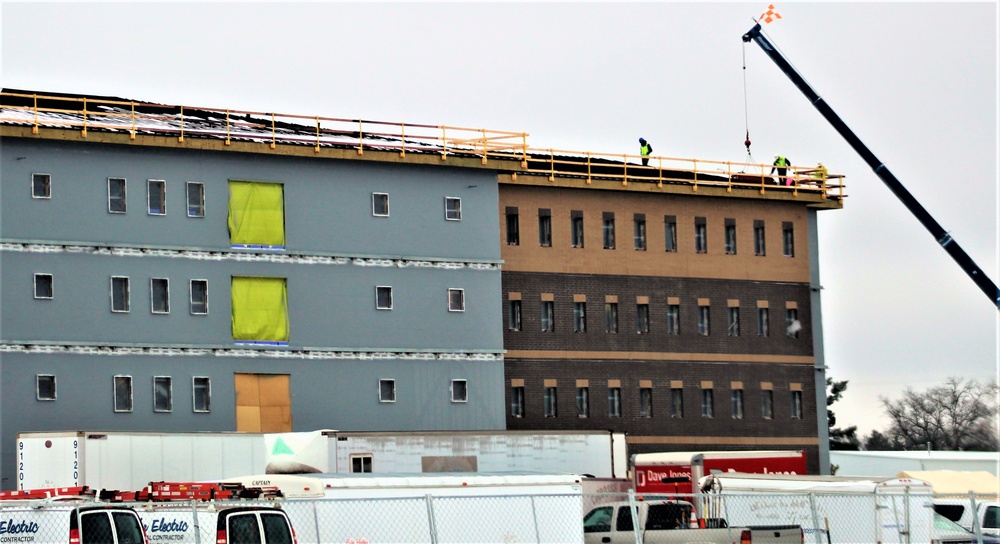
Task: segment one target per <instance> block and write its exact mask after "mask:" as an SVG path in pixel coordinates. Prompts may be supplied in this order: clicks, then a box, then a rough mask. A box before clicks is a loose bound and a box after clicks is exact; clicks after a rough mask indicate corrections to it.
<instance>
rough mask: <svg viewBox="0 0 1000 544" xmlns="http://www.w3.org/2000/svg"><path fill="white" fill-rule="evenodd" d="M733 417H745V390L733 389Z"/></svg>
mask: <svg viewBox="0 0 1000 544" xmlns="http://www.w3.org/2000/svg"><path fill="white" fill-rule="evenodd" d="M732 404H733V419H743V390H742V389H733V393H732Z"/></svg>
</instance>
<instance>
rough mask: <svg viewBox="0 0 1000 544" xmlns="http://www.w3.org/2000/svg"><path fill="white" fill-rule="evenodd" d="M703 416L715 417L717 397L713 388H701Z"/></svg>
mask: <svg viewBox="0 0 1000 544" xmlns="http://www.w3.org/2000/svg"><path fill="white" fill-rule="evenodd" d="M701 417H715V398H714V396H713V394H712V390H711V389H702V390H701Z"/></svg>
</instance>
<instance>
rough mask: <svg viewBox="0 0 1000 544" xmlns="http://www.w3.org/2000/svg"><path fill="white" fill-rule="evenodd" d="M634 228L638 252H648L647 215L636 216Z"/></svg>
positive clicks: (638, 214) (639, 214)
mask: <svg viewBox="0 0 1000 544" xmlns="http://www.w3.org/2000/svg"><path fill="white" fill-rule="evenodd" d="M633 226H634V229H633V238H634V240H635V249H636V251H646V215H645V214H641V213H637V214H635V219H634V225H633Z"/></svg>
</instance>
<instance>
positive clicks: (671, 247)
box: [663, 215, 677, 252]
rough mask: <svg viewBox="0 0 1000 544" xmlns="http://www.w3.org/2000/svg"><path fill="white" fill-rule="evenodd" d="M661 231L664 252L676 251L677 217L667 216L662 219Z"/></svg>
mask: <svg viewBox="0 0 1000 544" xmlns="http://www.w3.org/2000/svg"><path fill="white" fill-rule="evenodd" d="M663 231H664V232H663V233H664V237H665V240H666V244H665V245H666V250H667V251H670V252H674V251H677V216H674V215H667V216H664V217H663Z"/></svg>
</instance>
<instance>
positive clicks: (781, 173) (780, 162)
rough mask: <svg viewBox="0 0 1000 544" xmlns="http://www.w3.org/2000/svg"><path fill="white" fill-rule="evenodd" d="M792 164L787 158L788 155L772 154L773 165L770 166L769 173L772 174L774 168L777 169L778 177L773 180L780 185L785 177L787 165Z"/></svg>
mask: <svg viewBox="0 0 1000 544" xmlns="http://www.w3.org/2000/svg"><path fill="white" fill-rule="evenodd" d="M791 165H792V161H790V160H788V157H786V156H784V155H775V156H774V165H773V166H771V173H772V174H773V173H774V171H775V170H777V171H778V179H776V180H774V182H775V183H777V184H778V185H781V184H782V182H783V181H784V179H785V175H786V174H787V172H788V167H789V166H791Z"/></svg>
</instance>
